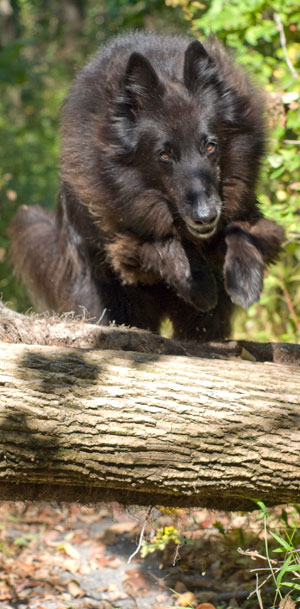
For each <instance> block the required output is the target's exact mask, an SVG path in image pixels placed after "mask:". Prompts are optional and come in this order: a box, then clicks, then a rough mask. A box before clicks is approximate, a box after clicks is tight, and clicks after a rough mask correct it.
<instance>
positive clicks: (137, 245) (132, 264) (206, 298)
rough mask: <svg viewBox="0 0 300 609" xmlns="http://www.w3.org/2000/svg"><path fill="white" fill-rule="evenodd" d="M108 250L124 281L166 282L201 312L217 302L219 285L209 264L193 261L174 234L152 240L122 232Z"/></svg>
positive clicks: (133, 283) (128, 282) (201, 260)
mask: <svg viewBox="0 0 300 609" xmlns="http://www.w3.org/2000/svg"><path fill="white" fill-rule="evenodd" d="M106 249H107V254H108V258H109V259H110V262H111V264H112V266H113V268H114V270H115V271H116V272H117V273H118V274H119V276H120V277H121V280H122V282H123V283H124V284H127V285H128V284H129V285H136V284H138V283H145V284H153V283H158V282H160V281H163V282H164V283H166V284H167V285H168V286H170V287H171V288H173V289H174V290H175V291H176V293H177V294H178V296H179V297H180V298H182V299H183V300H184V301H186V302H188V303H190V304H191V305H192V306H194V307H195V308H196V309H198V310H199V311H208V310H210V309H212V308H213V307H214V306H215V305H216V302H217V289H216V284H215V281H214V278H213V276H212V274H211V273H210V270H209V268H208V265H207V263H206V262H205V260H204V259H201V258H199V259H198V260H197V264H190V261H189V259H188V256H187V254H186V252H185V250H184V249H183V247H182V245H181V243H180V241H179V240H177V239H175V238H174V237H170V238H166V239H163V240H159V241H151V242H150V241H143V240H141V239H138V238H137V237H135V236H134V235H131V234H129V233H127V234H123V235H118V236H117V238H116V239H115V241H114V242H113V243H110V244H109V245H108V246H107V248H106Z"/></svg>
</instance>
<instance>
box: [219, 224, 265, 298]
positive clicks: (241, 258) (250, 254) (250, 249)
mask: <svg viewBox="0 0 300 609" xmlns="http://www.w3.org/2000/svg"><path fill="white" fill-rule="evenodd" d="M226 243H227V252H226V256H225V264H224V280H225V289H226V292H227V293H228V294H229V296H230V298H231V300H232V302H233V303H234V304H237V305H240V306H241V307H243V308H244V309H248V307H250V305H252V304H253V303H254V302H257V301H258V300H259V299H260V295H261V292H262V289H263V281H264V261H263V257H262V255H261V253H260V252H259V250H258V249H257V248H256V247H255V245H253V243H252V241H251V237H250V236H249V235H248V234H247V233H244V232H240V233H238V232H237V233H233V234H231V235H228V236H227V237H226Z"/></svg>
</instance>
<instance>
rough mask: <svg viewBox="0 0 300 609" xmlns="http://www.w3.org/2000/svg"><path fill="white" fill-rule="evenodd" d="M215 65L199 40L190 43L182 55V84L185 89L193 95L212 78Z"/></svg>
mask: <svg viewBox="0 0 300 609" xmlns="http://www.w3.org/2000/svg"><path fill="white" fill-rule="evenodd" d="M215 73H216V65H215V62H214V60H213V59H212V57H210V55H209V54H208V52H207V50H206V49H205V48H204V46H203V44H201V42H199V40H194V41H193V42H191V43H190V44H189V46H188V48H187V50H186V52H185V55H184V67H183V82H184V84H185V86H186V88H187V89H188V90H189V91H191V92H192V93H194V92H195V91H197V89H198V88H199V85H200V86H201V85H202V86H203V84H204V82H203V79H205V81H206V83H207V82H208V81H209V80H210V79H211V78H213V77H214V74H215Z"/></svg>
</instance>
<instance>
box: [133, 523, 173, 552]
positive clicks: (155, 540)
mask: <svg viewBox="0 0 300 609" xmlns="http://www.w3.org/2000/svg"><path fill="white" fill-rule="evenodd" d="M171 542H173V543H175V544H176V545H178V544H179V543H181V541H180V537H179V533H178V530H177V529H175V527H173V526H169V527H163V528H162V529H157V531H156V534H155V535H154V537H152V539H151V540H150V541H149V542H148V541H146V540H145V539H143V542H142V548H141V556H142V558H145V557H146V556H147V555H148V554H151V553H152V552H155V551H156V550H165V548H166V547H167V546H168V545H169V543H171Z"/></svg>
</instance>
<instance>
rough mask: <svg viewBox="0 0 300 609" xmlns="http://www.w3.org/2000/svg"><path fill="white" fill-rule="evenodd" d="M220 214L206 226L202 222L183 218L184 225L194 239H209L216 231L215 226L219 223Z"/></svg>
mask: <svg viewBox="0 0 300 609" xmlns="http://www.w3.org/2000/svg"><path fill="white" fill-rule="evenodd" d="M219 218H220V214H218V215H217V217H216V218H215V219H214V220H213V221H212V222H210V223H208V224H203V223H202V222H195V221H194V220H191V219H190V218H185V223H186V226H187V228H188V230H189V231H190V233H192V235H194V237H198V239H209V238H210V237H212V236H213V235H214V233H215V232H216V230H217V225H218V222H219Z"/></svg>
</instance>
